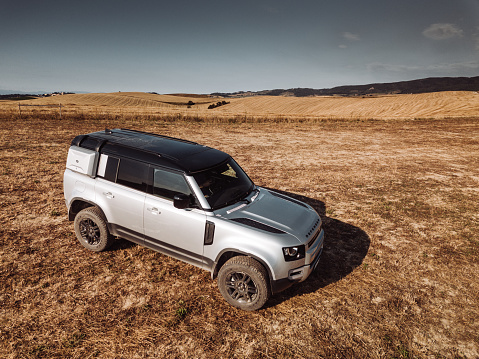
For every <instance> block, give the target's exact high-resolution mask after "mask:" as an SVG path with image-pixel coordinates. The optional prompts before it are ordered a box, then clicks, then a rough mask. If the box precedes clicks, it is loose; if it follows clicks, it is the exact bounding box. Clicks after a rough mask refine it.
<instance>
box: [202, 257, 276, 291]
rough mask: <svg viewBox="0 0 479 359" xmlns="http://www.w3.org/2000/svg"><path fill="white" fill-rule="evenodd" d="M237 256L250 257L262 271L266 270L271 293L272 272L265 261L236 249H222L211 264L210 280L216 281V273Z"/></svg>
mask: <svg viewBox="0 0 479 359" xmlns="http://www.w3.org/2000/svg"><path fill="white" fill-rule="evenodd" d="M237 256H245V257H251V258H253V259H254V260H256V261H257V262H259V264H261V265H262V266H263V267H264V269H265V270H266V274H267V275H268V278H267V280H268V286H269V287H270V289H271V291H272V289H273V286H272V284H273V279H272V278H273V275H272V272H271V268H270V267H269V265H268V264H267V263H266V261H265V260H264V259H262V258H260V257H258V256H255V255H254V254H251V253H248V252H243V251H240V250H238V249H232V248H228V249H223V250H222V251H221V252H220V253H219V254H218V256H217V257H216V260H215V262H214V263H213V268H212V270H211V278H212V279H216V277H217V276H218V272H219V271H220V269H221V267H222V266H223V265H224V264H225V263H226V262H227V261H228V260H229V259H231V258H233V257H237Z"/></svg>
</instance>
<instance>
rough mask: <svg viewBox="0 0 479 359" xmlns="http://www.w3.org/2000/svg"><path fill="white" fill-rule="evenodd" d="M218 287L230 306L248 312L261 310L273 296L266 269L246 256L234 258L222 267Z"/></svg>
mask: <svg viewBox="0 0 479 359" xmlns="http://www.w3.org/2000/svg"><path fill="white" fill-rule="evenodd" d="M218 287H219V290H220V293H221V295H222V296H223V297H224V298H225V299H226V301H227V302H228V303H229V304H231V305H232V306H234V307H237V308H240V309H243V310H247V311H253V310H258V309H260V308H261V307H262V306H263V305H264V304H265V303H266V301H267V300H268V298H269V297H270V295H271V290H270V288H269V282H268V275H267V273H266V270H265V268H264V267H263V266H262V265H261V264H260V263H259V262H258V261H256V260H255V259H253V258H251V257H245V256H237V257H233V258H231V259H229V260H228V261H227V262H226V263H225V264H224V265H223V266H222V267H221V269H220V271H219V273H218Z"/></svg>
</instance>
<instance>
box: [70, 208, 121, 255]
mask: <svg viewBox="0 0 479 359" xmlns="http://www.w3.org/2000/svg"><path fill="white" fill-rule="evenodd" d="M74 227H75V234H76V236H77V238H78V240H79V241H80V243H81V244H82V245H83V246H84V247H85V248H87V249H89V250H91V251H94V252H101V251H104V250H105V249H107V248H108V247H109V246H110V245H111V244H112V242H113V237H112V236H111V235H110V233H109V232H108V227H107V225H106V220H105V219H104V218H103V214H102V213H101V211H100V209H99V208H97V207H88V208H85V209H83V210H81V211H80V212H79V213H78V214H77V215H76V217H75V222H74Z"/></svg>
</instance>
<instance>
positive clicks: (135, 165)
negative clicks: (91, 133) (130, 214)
mask: <svg viewBox="0 0 479 359" xmlns="http://www.w3.org/2000/svg"><path fill="white" fill-rule="evenodd" d="M148 168H149V167H148V165H146V164H144V163H141V162H137V161H132V160H129V159H126V158H122V159H121V160H120V166H119V167H118V176H117V179H116V183H119V184H122V185H124V186H128V187H130V188H134V189H137V190H139V191H143V192H146V188H147V179H148Z"/></svg>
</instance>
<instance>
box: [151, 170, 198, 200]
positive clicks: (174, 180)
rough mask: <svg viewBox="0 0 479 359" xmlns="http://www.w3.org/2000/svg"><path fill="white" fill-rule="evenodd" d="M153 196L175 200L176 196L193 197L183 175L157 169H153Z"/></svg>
mask: <svg viewBox="0 0 479 359" xmlns="http://www.w3.org/2000/svg"><path fill="white" fill-rule="evenodd" d="M153 194H154V195H155V196H159V197H163V198H167V199H170V200H173V197H174V196H175V195H177V194H186V195H191V191H190V187H189V186H188V184H187V183H186V179H185V177H183V175H182V174H180V173H175V172H168V171H164V170H160V169H157V168H155V169H153Z"/></svg>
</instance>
